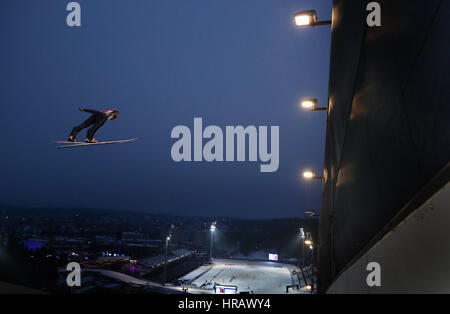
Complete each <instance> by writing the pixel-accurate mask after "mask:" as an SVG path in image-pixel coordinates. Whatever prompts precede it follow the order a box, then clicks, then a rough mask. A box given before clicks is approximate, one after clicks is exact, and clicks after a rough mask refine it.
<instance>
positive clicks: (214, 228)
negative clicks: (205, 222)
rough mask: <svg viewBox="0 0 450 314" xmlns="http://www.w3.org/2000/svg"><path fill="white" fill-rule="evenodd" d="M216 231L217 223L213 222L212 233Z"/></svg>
mask: <svg viewBox="0 0 450 314" xmlns="http://www.w3.org/2000/svg"><path fill="white" fill-rule="evenodd" d="M214 231H216V222H213V223H212V224H211V232H214Z"/></svg>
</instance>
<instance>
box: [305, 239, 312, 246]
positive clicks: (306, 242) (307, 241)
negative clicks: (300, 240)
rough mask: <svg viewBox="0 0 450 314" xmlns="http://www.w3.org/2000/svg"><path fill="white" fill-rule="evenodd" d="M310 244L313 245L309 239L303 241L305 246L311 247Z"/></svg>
mask: <svg viewBox="0 0 450 314" xmlns="http://www.w3.org/2000/svg"><path fill="white" fill-rule="evenodd" d="M312 243H313V242H312V241H311V240H309V239H308V240H305V244H306V245H312Z"/></svg>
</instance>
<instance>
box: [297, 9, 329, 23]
mask: <svg viewBox="0 0 450 314" xmlns="http://www.w3.org/2000/svg"><path fill="white" fill-rule="evenodd" d="M294 19H295V24H296V25H297V26H299V27H303V26H319V25H330V24H331V21H317V13H316V10H308V11H301V12H298V13H296V14H294Z"/></svg>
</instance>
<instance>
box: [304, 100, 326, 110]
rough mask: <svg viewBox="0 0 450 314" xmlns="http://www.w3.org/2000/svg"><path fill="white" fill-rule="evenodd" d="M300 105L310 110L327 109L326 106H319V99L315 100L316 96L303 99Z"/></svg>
mask: <svg viewBox="0 0 450 314" xmlns="http://www.w3.org/2000/svg"><path fill="white" fill-rule="evenodd" d="M301 106H302V108H304V109H309V110H311V111H326V110H328V108H327V107H319V101H318V100H317V98H309V99H304V100H302V102H301Z"/></svg>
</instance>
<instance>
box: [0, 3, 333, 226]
mask: <svg viewBox="0 0 450 314" xmlns="http://www.w3.org/2000/svg"><path fill="white" fill-rule="evenodd" d="M78 2H79V3H80V5H81V10H82V18H81V23H82V26H81V27H79V28H77V27H74V28H70V27H68V26H67V25H66V15H67V14H68V12H67V11H66V5H67V3H69V1H64V0H52V1H50V0H45V1H22V0H20V1H19V0H7V1H1V3H0V45H1V46H0V47H1V49H0V68H1V70H0V126H1V132H0V143H1V154H0V160H1V163H0V186H1V189H0V204H3V205H14V206H32V207H43V206H49V207H61V208H63V207H82V208H112V209H129V210H132V209H138V210H147V211H149V212H155V213H167V214H186V215H208V216H233V217H251V218H270V217H290V216H297V217H298V216H303V211H304V210H305V209H310V208H312V209H316V210H317V209H319V207H320V199H321V186H320V182H312V183H305V182H303V181H302V179H301V176H300V174H301V171H302V170H303V169H305V168H308V167H312V168H315V169H318V170H319V171H322V169H323V159H324V146H325V144H324V140H325V123H326V115H325V113H324V112H307V111H303V110H300V109H299V107H298V102H299V100H300V99H302V98H305V97H311V96H312V97H317V98H319V100H320V102H321V103H322V104H324V103H326V101H327V89H328V71H329V52H330V51H329V50H330V28H329V27H314V28H305V29H299V28H296V27H295V25H294V22H293V14H294V13H295V12H297V11H301V10H307V9H316V10H317V12H318V15H319V18H320V19H330V18H331V0H320V1H318V0H129V1H123V0H114V1H110V0H108V1H106V0H101V1H100V0H97V1H93V0H83V1H78ZM78 107H85V108H92V109H107V108H117V109H119V110H120V113H121V115H120V118H119V119H118V120H117V121H108V122H107V123H106V124H105V126H104V127H103V128H102V129H101V130H100V131H99V132H98V133H97V134H96V138H98V139H99V140H111V139H127V138H132V137H139V138H140V139H139V141H137V142H133V143H126V144H116V145H109V146H108V145H106V146H99V147H88V148H76V149H67V150H57V149H56V148H55V147H56V145H55V144H53V143H51V140H58V139H59V140H61V139H65V138H66V137H67V136H68V133H69V132H70V130H71V128H72V127H73V126H75V125H76V124H79V123H80V122H82V121H83V120H84V119H86V118H87V117H88V116H89V115H88V114H87V113H81V112H79V111H78ZM194 117H202V118H203V124H204V125H211V124H214V125H218V126H220V127H222V128H223V129H225V126H226V125H243V126H248V125H255V126H259V125H267V126H271V125H279V126H280V168H279V170H278V171H277V172H275V173H260V172H259V165H260V163H259V162H257V163H250V162H245V163H236V162H235V163H206V162H202V163H175V162H174V161H172V158H171V155H170V151H171V146H172V144H173V143H174V140H172V139H171V138H170V133H171V130H172V128H174V127H175V126H177V125H187V126H189V127H190V128H191V129H193V119H194ZM84 134H85V133H84V132H83V133H82V134H80V139H84Z"/></svg>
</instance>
